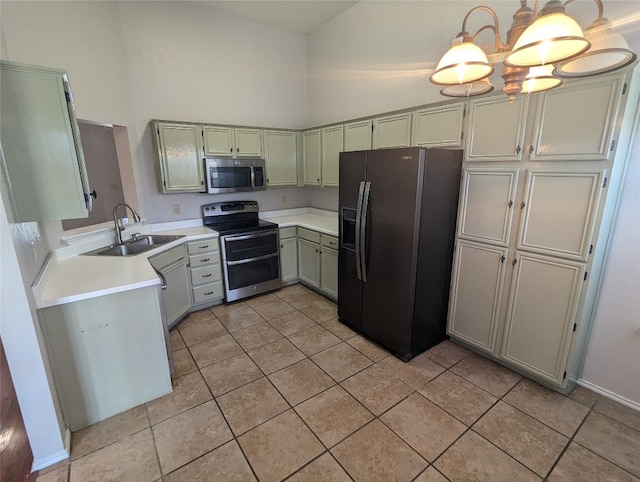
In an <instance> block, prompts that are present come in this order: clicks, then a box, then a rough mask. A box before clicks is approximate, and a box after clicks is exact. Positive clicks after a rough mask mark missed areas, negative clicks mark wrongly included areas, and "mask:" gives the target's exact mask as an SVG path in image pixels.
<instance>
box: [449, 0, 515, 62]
mask: <svg viewBox="0 0 640 482" xmlns="http://www.w3.org/2000/svg"><path fill="white" fill-rule="evenodd" d="M522 1H524V0H522ZM525 3H526V1H525ZM477 11H483V12H487V13H488V14H489V15H491V18H493V25H484V26H482V27H480V28H479V29H478V31H476V33H474V34H473V35H469V33H468V32H467V20H468V19H469V16H470V15H471V14H472V13H473V12H477ZM487 29H489V30H492V31H493V34H494V38H495V44H494V52H493V53H497V52H503V51H505V50H508V49H509V46H508V45H505V44H503V43H502V41H501V40H500V22H499V21H498V16H497V15H496V12H495V11H494V10H493V9H492V8H490V7H486V6H484V5H478V6H477V7H473V8H472V9H471V10H469V11H468V12H467V14H466V15H465V16H464V20H463V21H462V32H461V33H460V34H461V35H462V36H466V37H471V39H472V40H475V39H476V37H477V36H478V34H479V33H480V32H482V31H483V30H487Z"/></svg>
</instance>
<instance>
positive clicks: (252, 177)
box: [249, 166, 256, 188]
mask: <svg viewBox="0 0 640 482" xmlns="http://www.w3.org/2000/svg"><path fill="white" fill-rule="evenodd" d="M249 169H251V188H255V187H256V173H255V168H254V167H253V166H251V167H250V168H249Z"/></svg>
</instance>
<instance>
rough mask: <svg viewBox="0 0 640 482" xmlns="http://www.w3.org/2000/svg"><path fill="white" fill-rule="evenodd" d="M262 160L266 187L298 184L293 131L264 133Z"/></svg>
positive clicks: (296, 155) (296, 152) (296, 156)
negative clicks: (264, 167)
mask: <svg viewBox="0 0 640 482" xmlns="http://www.w3.org/2000/svg"><path fill="white" fill-rule="evenodd" d="M264 158H265V163H266V165H267V185H269V186H295V185H296V184H298V151H297V148H296V133H295V132H293V131H264Z"/></svg>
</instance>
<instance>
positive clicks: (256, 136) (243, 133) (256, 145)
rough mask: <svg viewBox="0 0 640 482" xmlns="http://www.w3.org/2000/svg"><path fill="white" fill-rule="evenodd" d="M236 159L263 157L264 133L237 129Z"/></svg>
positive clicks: (255, 130)
mask: <svg viewBox="0 0 640 482" xmlns="http://www.w3.org/2000/svg"><path fill="white" fill-rule="evenodd" d="M234 133H235V141H236V142H235V147H236V150H235V157H262V132H261V131H260V130H259V129H246V128H242V127H237V128H236V129H234Z"/></svg>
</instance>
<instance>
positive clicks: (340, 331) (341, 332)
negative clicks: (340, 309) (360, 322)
mask: <svg viewBox="0 0 640 482" xmlns="http://www.w3.org/2000/svg"><path fill="white" fill-rule="evenodd" d="M322 326H324V327H325V328H326V329H327V330H329V331H330V332H331V333H333V334H334V335H336V336H337V337H338V338H340V339H341V340H348V339H349V338H353V337H354V336H356V335H357V333H356V332H355V331H353V330H352V329H351V328H349V327H348V326H346V325H344V324H343V323H340V322H339V321H338V319H337V318H333V319H331V320H329V321H323V322H322Z"/></svg>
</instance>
